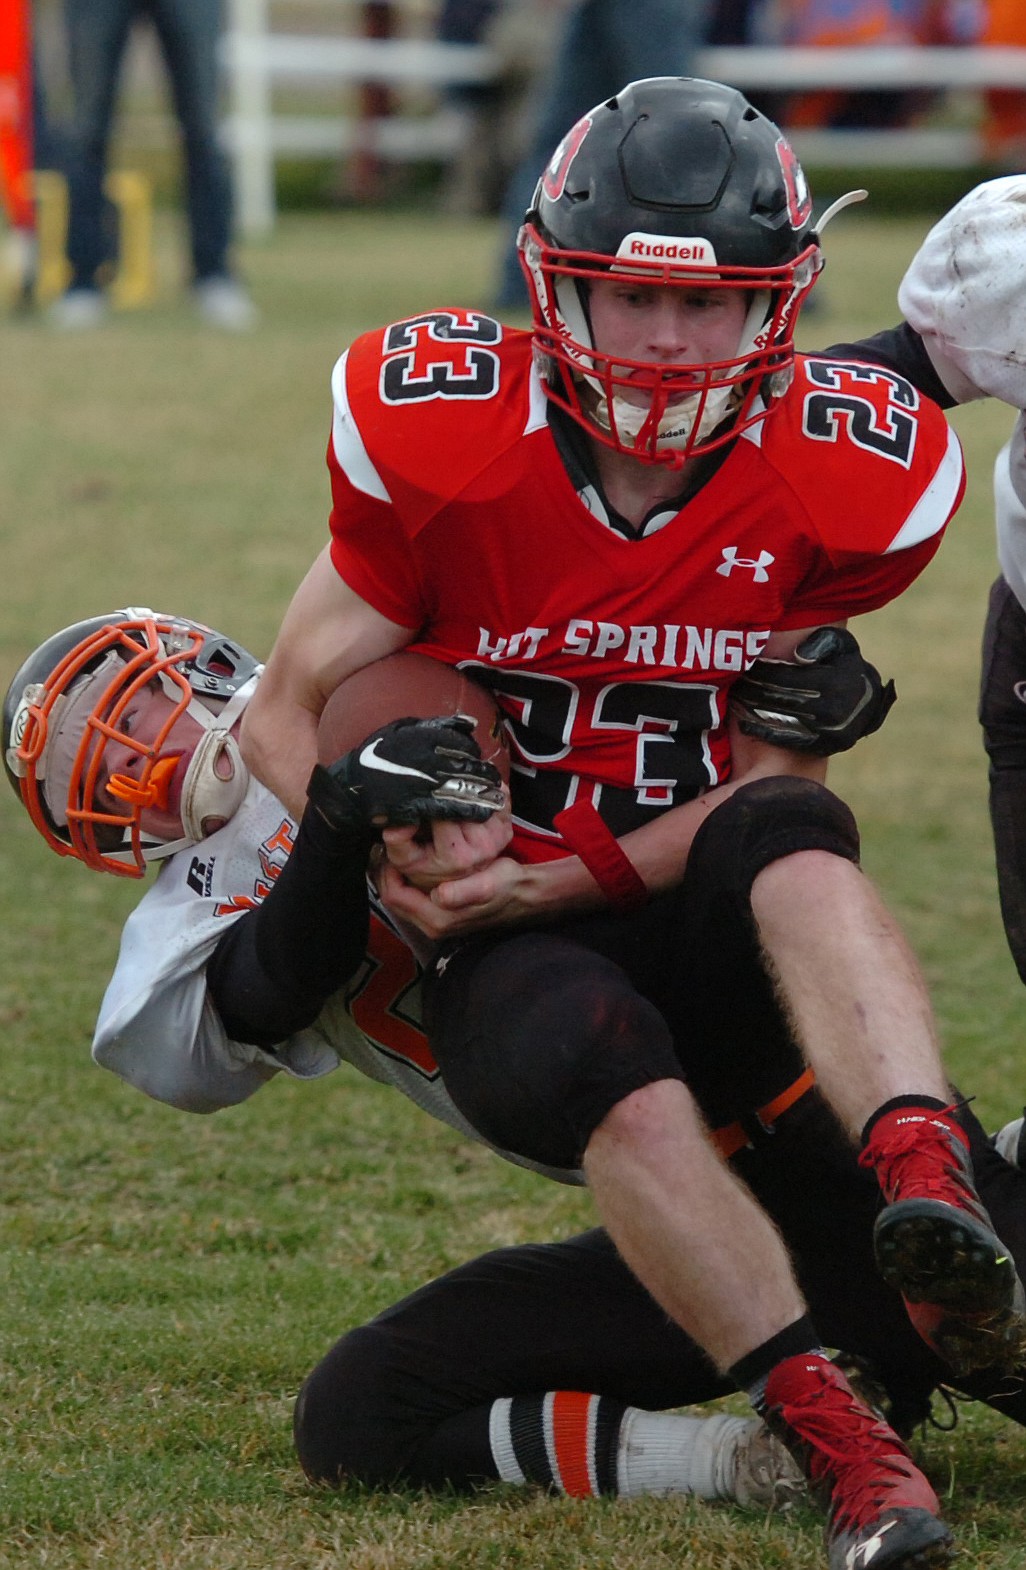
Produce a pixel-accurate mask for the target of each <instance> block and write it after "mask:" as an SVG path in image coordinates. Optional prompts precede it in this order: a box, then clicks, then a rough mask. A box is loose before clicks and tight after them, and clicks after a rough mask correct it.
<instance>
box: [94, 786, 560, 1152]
mask: <svg viewBox="0 0 1026 1570" xmlns="http://www.w3.org/2000/svg"><path fill="white" fill-rule="evenodd" d="M295 832H296V827H295V824H294V822H293V820H292V819H291V818H290V817H289V816H288V814H287V813H286V812H285V810H284V808H283V807H282V805H281V803H280V802H279V801H278V800H277V799H276V798H275V797H274V796H272V795H271V793H270V792H269V791H268V790H266V789H265V788H264V786H262V785H260V784H259V783H258V782H257V781H255V780H254V781H251V782H250V786H249V789H248V791H247V794H246V798H245V800H244V802H243V804H242V806H241V807H240V808H239V810H238V812H236V814H235V816H234V817H233V818H232V819H231V820H230V822H229V823H228V824H226V826H225V827H224V828H223V829H220V830H219V831H218V832H217V833H216V834H212V835H211V836H210V838H209V839H206V840H203V841H202V842H201V843H199V844H198V845H194V846H191V847H190V848H189V849H187V850H182V851H179V852H178V853H177V854H176V855H174V856H172V857H170V858H169V859H168V860H167V861H165V862H164V863H163V865H162V866H161V870H160V872H159V874H158V876H157V878H156V879H155V881H154V882H153V883H152V884H151V886H150V887H149V888H148V889H147V891H146V893H145V894H144V895H143V897H142V899H141V900H140V901H139V904H138V905H137V906H136V907H135V909H134V910H133V911H132V913H131V914H130V915H129V917H128V920H127V921H126V923H125V927H124V930H123V932H122V936H121V947H120V951H119V955H118V962H117V966H116V968H115V970H114V974H113V976H112V977H111V980H110V982H109V984H108V987H107V991H106V994H105V996H104V999H103V1003H102V1006H101V1009H100V1015H99V1018H98V1020H97V1024H96V1030H95V1034H94V1039H93V1049H92V1051H93V1057H94V1059H95V1061H96V1062H97V1063H99V1064H101V1065H102V1066H103V1067H104V1068H108V1069H110V1070H111V1071H112V1072H113V1073H115V1074H118V1075H119V1076H120V1077H121V1078H122V1079H124V1080H127V1081H128V1083H129V1084H131V1085H133V1086H135V1087H136V1089H138V1090H141V1091H143V1092H144V1093H145V1094H146V1095H148V1096H152V1097H154V1098H155V1099H156V1100H158V1101H162V1102H166V1103H168V1104H169V1105H171V1106H174V1107H179V1108H181V1109H182V1110H185V1111H189V1112H213V1111H216V1110H218V1109H219V1108H221V1107H226V1106H233V1105H236V1104H237V1103H239V1102H242V1101H245V1100H247V1099H248V1098H249V1097H250V1096H252V1095H253V1094H254V1092H255V1091H257V1090H259V1089H260V1088H261V1086H263V1085H265V1084H266V1083H267V1081H268V1080H269V1079H272V1078H274V1076H275V1075H276V1074H279V1073H284V1074H286V1075H289V1076H291V1077H292V1078H295V1079H301V1080H313V1079H318V1078H320V1077H321V1076H322V1075H325V1074H328V1073H330V1072H331V1070H332V1069H334V1068H337V1067H338V1065H339V1064H340V1063H349V1064H351V1065H352V1066H353V1067H354V1068H356V1069H357V1070H359V1072H360V1073H361V1074H365V1075H366V1076H367V1077H368V1078H369V1079H373V1080H377V1081H378V1082H379V1083H380V1084H383V1085H391V1086H393V1087H394V1088H395V1089H396V1090H399V1091H401V1092H402V1094H403V1095H404V1096H407V1097H408V1098H409V1099H410V1100H411V1101H414V1102H416V1104H417V1105H418V1106H419V1107H421V1108H422V1109H423V1110H424V1111H425V1112H428V1113H430V1114H431V1116H432V1117H435V1118H438V1119H440V1121H441V1122H443V1123H447V1124H449V1125H450V1127H452V1128H454V1129H457V1130H458V1131H459V1132H460V1133H461V1134H464V1135H466V1136H468V1137H469V1138H472V1139H477V1140H480V1141H481V1142H482V1143H487V1141H483V1140H481V1136H480V1135H478V1134H477V1133H476V1132H475V1130H474V1129H473V1128H472V1127H471V1126H470V1124H469V1123H468V1122H467V1120H466V1119H465V1118H464V1117H463V1116H462V1115H461V1114H460V1113H459V1112H458V1111H457V1110H456V1108H455V1106H454V1105H453V1103H452V1100H451V1098H450V1096H449V1093H448V1091H447V1090H446V1088H445V1084H444V1082H443V1080H442V1076H441V1073H440V1071H439V1068H438V1065H437V1064H436V1063H435V1060H434V1058H433V1057H432V1055H431V1051H430V1048H429V1047H428V1043H427V1040H426V1038H425V1036H424V1033H423V1031H422V1029H421V1025H420V974H421V972H420V967H419V965H418V964H417V961H416V960H415V959H414V956H413V954H412V953H411V952H410V950H409V948H407V947H406V945H405V944H404V943H403V942H402V940H401V939H400V938H399V937H398V936H397V935H396V933H395V932H394V931H393V930H392V929H391V928H390V927H389V925H388V924H387V921H386V919H385V918H384V915H383V913H381V912H377V913H375V914H374V915H373V916H372V919H371V933H370V941H369V944H368V949H367V954H366V957H365V960H364V963H363V965H362V966H361V967H360V970H359V971H358V973H357V974H356V975H355V976H354V977H353V979H352V980H351V981H350V982H349V983H348V985H347V986H346V987H345V988H344V989H343V990H342V991H340V992H339V993H337V994H336V995H335V996H334V997H332V998H331V999H329V1001H328V1003H327V1004H326V1005H325V1007H324V1008H323V1009H322V1011H321V1013H320V1015H319V1017H318V1019H317V1021H316V1022H315V1024H314V1025H312V1026H311V1027H310V1028H309V1029H308V1030H303V1031H299V1032H297V1033H296V1034H295V1035H294V1036H292V1037H290V1038H289V1039H288V1040H287V1041H284V1042H282V1043H281V1044H280V1046H278V1047H276V1049H275V1050H274V1052H267V1051H264V1050H263V1049H261V1048H260V1047H256V1046H252V1045H250V1044H247V1043H245V1042H239V1041H233V1040H231V1038H230V1037H229V1036H228V1034H227V1032H226V1030H225V1028H224V1025H223V1024H222V1022H221V1020H220V1018H219V1016H218V1013H217V1010H216V1008H215V1007H214V1005H213V1003H212V1001H211V998H210V996H209V993H208V990H207V984H206V964H207V961H208V960H209V958H210V956H211V954H212V953H213V951H214V948H215V947H216V945H217V941H218V939H219V937H220V936H221V934H222V933H223V932H224V930H225V924H226V923H228V922H231V921H235V920H238V919H239V917H240V916H241V915H242V914H243V913H244V912H245V911H246V910H249V909H252V908H253V907H254V906H255V905H257V904H259V902H260V901H261V900H262V899H263V898H264V896H265V895H266V894H267V893H268V891H269V890H270V888H271V886H272V884H273V883H274V880H275V878H276V877H277V876H278V874H279V872H280V871H281V869H282V866H283V865H284V863H285V860H286V858H287V857H288V854H289V852H290V850H291V848H292V843H293V838H294V835H295ZM498 1154H500V1155H503V1156H506V1157H507V1159H509V1160H511V1161H514V1162H516V1163H517V1165H520V1166H526V1167H529V1168H531V1170H532V1171H537V1172H541V1173H543V1174H544V1175H545V1176H548V1177H552V1178H555V1179H557V1180H558V1181H562V1182H571V1183H573V1182H579V1181H580V1178H579V1174H577V1173H573V1172H564V1171H557V1170H555V1169H550V1168H546V1167H541V1166H538V1165H536V1164H535V1163H533V1162H529V1161H521V1160H520V1158H518V1157H516V1156H510V1155H508V1153H507V1152H505V1151H499V1152H498Z"/></svg>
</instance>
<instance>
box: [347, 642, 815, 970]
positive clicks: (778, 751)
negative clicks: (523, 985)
mask: <svg viewBox="0 0 1026 1570" xmlns="http://www.w3.org/2000/svg"><path fill="white" fill-rule="evenodd" d="M813 630H814V629H812V628H802V629H798V630H792V631H789V632H780V633H775V634H774V635H773V636H772V637H771V639H770V640H769V643H768V644H767V654H768V655H769V656H770V657H772V658H774V659H777V660H787V659H789V658H790V657H791V656H792V655H793V653H794V651H795V649H796V648H797V647H798V645H799V644H800V643H802V641H803V640H804V639H805V638H806V637H808V636H809V634H810V633H811V632H812V631H813ZM730 733H731V756H732V758H733V760H734V766H733V772H732V775H731V778H730V780H729V781H727V782H726V783H725V784H723V785H719V786H716V787H715V788H714V789H712V790H710V791H708V792H707V793H706V794H705V795H704V796H700V797H698V798H697V799H696V800H694V801H690V802H686V803H685V804H684V805H683V806H680V807H674V808H671V809H670V810H669V811H667V812H665V813H663V814H662V815H661V816H660V817H658V818H656V819H654V820H653V821H652V822H650V823H648V824H646V825H645V826H644V827H643V828H639V829H634V830H632V831H631V833H629V834H626V835H624V837H623V839H622V840H621V841H620V844H621V848H622V849H623V850H624V852H625V853H626V855H627V856H628V858H629V860H630V861H631V863H632V865H633V866H634V868H635V870H636V871H637V873H638V875H639V876H640V878H641V879H642V881H643V883H644V885H645V888H646V889H647V890H648V892H649V894H656V893H659V892H660V891H661V890H662V889H665V888H669V887H671V886H672V885H673V884H674V883H676V882H678V881H679V879H680V877H681V876H682V875H683V871H684V867H685V865H686V862H687V855H688V851H689V850H690V847H691V844H692V841H693V840H694V837H695V835H696V834H697V833H698V830H699V828H700V827H701V825H702V824H703V823H704V822H705V819H706V818H707V817H708V815H709V813H710V812H712V811H713V810H714V809H715V808H716V807H717V806H718V805H719V804H720V803H721V802H723V801H725V800H727V799H728V797H730V796H732V795H733V794H734V791H735V790H737V788H738V786H740V785H742V784H746V783H750V782H751V781H752V780H756V779H763V778H767V777H770V776H772V775H781V774H791V775H800V776H802V777H803V778H806V779H815V780H819V781H822V780H823V779H824V778H825V777H826V759H825V758H817V757H810V756H806V755H800V754H797V753H795V752H792V751H789V750H785V749H784V748H781V747H775V746H771V745H769V744H768V743H766V742H763V741H759V740H756V739H755V738H754V737H750V736H745V735H743V734H742V732H741V731H740V729H739V728H738V726H737V725H736V724H735V723H734V722H733V720H732V721H731V732H730ZM504 819H505V815H502V816H500V815H495V817H494V819H493V820H492V821H490V822H489V823H487V824H467V825H462V824H460V825H456V824H439V825H436V829H435V833H434V835H433V837H432V840H431V842H430V843H425V842H424V841H423V839H421V841H419V842H418V840H417V837H416V833H415V831H410V830H386V832H385V835H384V842H385V847H386V852H387V859H386V860H383V861H382V862H380V863H379V866H378V868H377V870H376V882H377V886H378V891H379V893H380V895H381V898H382V899H383V901H384V902H385V904H386V905H387V906H388V908H389V909H390V911H392V913H393V914H394V915H395V916H396V917H397V918H399V919H401V920H403V921H405V922H408V923H412V924H413V925H415V926H416V927H418V928H419V929H420V930H421V931H422V932H423V933H424V934H425V935H426V936H428V937H429V938H431V939H432V940H433V941H439V940H440V939H442V938H444V937H454V936H457V935H459V934H461V933H464V932H471V931H479V930H482V929H484V928H487V927H497V926H512V925H517V924H518V923H520V922H526V921H537V920H539V919H544V918H545V917H546V916H551V917H556V916H559V915H565V914H568V913H570V912H582V911H588V910H601V909H602V908H604V907H605V906H606V905H607V904H608V897H607V895H606V893H605V892H604V891H603V889H602V888H601V887H600V885H599V883H598V881H597V880H596V879H595V877H594V876H593V875H592V873H591V872H589V870H588V868H587V867H586V866H585V864H584V862H583V861H582V860H581V859H580V858H579V857H578V856H566V857H562V858H560V859H559V860H556V861H547V862H541V863H527V864H525V863H521V862H517V861H514V860H513V859H512V857H508V856H502V855H500V854H499V852H500V851H501V849H502V848H503V847H504V844H505V839H503V834H504V831H505V821H504ZM469 829H472V830H474V831H475V832H474V835H473V836H470V835H468V834H466V833H461V832H458V831H463V830H469ZM506 838H508V835H506ZM500 839H502V844H498V849H497V850H496V851H495V852H494V855H493V856H489V850H490V846H491V844H493V843H496V844H497V843H498V841H499V840H500Z"/></svg>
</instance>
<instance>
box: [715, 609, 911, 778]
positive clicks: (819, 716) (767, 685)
mask: <svg viewBox="0 0 1026 1570" xmlns="http://www.w3.org/2000/svg"><path fill="white" fill-rule="evenodd" d="M895 697H896V694H895V691H894V683H893V681H888V682H883V681H882V680H881V679H880V672H879V671H878V670H877V669H876V666H875V665H871V664H870V663H869V661H868V660H866V659H863V657H862V650H861V649H860V648H859V645H858V641H857V639H856V638H855V637H854V636H853V635H852V634H851V633H850V632H848V631H847V630H846V629H844V628H840V627H817V628H816V631H815V632H812V633H810V634H809V636H808V637H807V638H805V639H803V641H802V642H801V643H800V644H799V645H798V647H797V649H796V650H795V652H794V663H793V664H791V663H785V662H783V661H780V660H756V662H755V664H754V665H753V666H752V668H751V670H750V671H748V672H746V674H745V675H744V676H742V677H741V678H740V680H739V681H736V682H735V683H734V685H733V687H732V688H731V689H730V706H731V709H732V711H733V713H734V715H735V716H736V718H737V720H738V723H739V725H740V727H741V730H742V731H743V733H744V734H745V735H746V736H755V737H757V738H758V739H759V740H760V741H768V742H769V743H771V745H772V746H775V747H785V748H787V749H788V750H789V751H791V752H804V753H811V754H813V755H814V756H816V757H820V758H829V757H832V756H833V755H834V754H835V753H838V752H847V751H848V748H849V747H854V745H855V743H856V742H857V741H859V740H860V739H861V738H862V737H863V736H869V735H871V734H872V732H873V731H875V730H879V729H880V726H881V725H882V724H883V722H884V720H885V719H886V718H887V714H888V711H889V710H890V708H891V705H892V704H893V703H894V701H895Z"/></svg>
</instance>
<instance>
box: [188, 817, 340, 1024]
mask: <svg viewBox="0 0 1026 1570" xmlns="http://www.w3.org/2000/svg"><path fill="white" fill-rule="evenodd" d="M367 852H368V841H367V840H366V839H365V837H364V836H362V835H355V836H354V835H352V834H347V833H345V832H340V831H338V830H337V829H333V828H332V827H331V826H330V825H328V824H327V823H325V821H324V819H323V818H322V817H321V815H320V813H319V812H318V811H317V809H316V808H315V807H313V806H308V807H307V809H306V812H305V813H304V815H303V819H302V822H301V823H300V825H299V830H298V833H297V834H296V843H295V845H294V847H293V849H292V852H291V854H290V856H289V859H288V861H287V862H286V863H285V866H284V867H283V868H282V871H281V873H280V874H279V876H278V877H277V879H276V880H275V882H274V884H273V886H272V887H271V889H270V892H269V893H268V894H267V897H266V898H265V899H264V901H263V903H262V904H260V905H258V906H257V907H256V909H254V910H249V911H246V912H245V913H244V914H243V915H242V916H240V917H239V918H238V920H237V921H233V922H232V924H231V926H230V927H229V928H227V930H226V931H225V932H224V934H223V935H222V937H221V938H220V940H219V941H218V945H217V947H216V949H215V950H214V952H213V954H212V955H211V957H210V959H209V961H208V963H207V991H208V994H209V997H210V1001H211V1002H212V1003H213V1005H214V1007H215V1008H216V1009H217V1012H218V1014H219V1015H220V1016H221V1020H222V1023H223V1024H224V1027H225V1030H226V1031H227V1032H228V1035H229V1036H230V1037H231V1038H232V1039H233V1040H234V1041H245V1042H250V1043H252V1044H253V1045H255V1046H258V1047H263V1048H264V1049H265V1050H273V1048H274V1047H275V1046H276V1045H277V1044H278V1043H279V1042H282V1041H286V1040H288V1038H289V1037H290V1036H292V1035H295V1033H296V1032H297V1031H299V1030H304V1029H306V1027H307V1026H309V1025H312V1024H313V1022H314V1020H315V1019H316V1018H317V1016H318V1014H319V1013H320V1012H321V1009H322V1008H323V1007H324V1005H325V1003H326V1002H327V1001H328V998H329V997H331V995H332V993H334V992H337V991H338V989H339V988H340V987H341V986H343V985H344V984H345V982H346V981H348V980H349V979H350V977H351V976H353V975H355V973H356V971H357V970H358V969H359V967H360V964H361V963H362V961H363V958H364V955H365V954H366V950H367V937H368V929H369V925H370V906H369V901H368V895H367V873H366V868H367Z"/></svg>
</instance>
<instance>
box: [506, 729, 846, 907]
mask: <svg viewBox="0 0 1026 1570" xmlns="http://www.w3.org/2000/svg"><path fill="white" fill-rule="evenodd" d="M735 755H736V758H737V762H738V770H737V772H736V774H735V775H734V776H733V777H732V778H731V779H730V780H729V781H728V782H727V783H726V784H724V785H718V786H716V787H715V788H714V789H713V790H711V791H708V792H707V793H706V795H704V796H700V797H698V798H697V799H696V800H694V801H689V802H685V803H684V804H683V805H682V806H680V807H672V808H671V809H670V810H669V811H668V812H664V813H661V814H660V815H659V817H657V818H653V819H652V821H651V822H650V823H647V824H646V825H645V826H644V827H643V828H640V829H633V830H631V832H630V833H629V834H625V835H624V836H623V837H622V838H621V839H620V840H619V841H618V842H617V843H618V845H619V847H620V849H621V851H623V853H624V854H625V855H626V856H627V858H628V860H629V861H630V863H631V866H632V867H633V868H634V870H635V872H636V873H637V875H638V877H639V878H640V879H641V882H642V883H643V884H644V887H645V890H646V891H647V893H648V894H649V895H653V894H658V893H661V892H662V891H663V890H664V889H668V888H672V887H673V886H674V885H675V884H676V883H679V882H680V880H681V878H682V877H683V876H684V869H685V867H686V865H687V859H688V855H689V854H690V851H691V846H692V844H693V843H694V839H695V836H696V835H697V833H698V831H699V830H700V828H701V827H702V825H703V823H705V821H706V819H707V818H708V816H709V814H710V813H711V812H713V811H715V809H716V807H718V806H719V805H720V803H721V802H723V801H726V800H727V798H728V797H730V796H732V795H733V794H734V792H735V791H736V790H737V789H738V788H739V787H740V786H741V785H744V784H747V783H750V782H751V781H753V780H757V779H765V778H767V777H769V776H771V775H775V774H790V775H800V776H802V777H803V778H805V779H815V780H820V781H822V780H823V779H825V777H826V760H825V759H823V758H815V757H806V756H801V755H798V754H796V753H791V752H784V751H782V750H781V749H780V748H777V747H767V746H765V745H764V744H763V743H760V742H754V741H749V740H748V739H747V738H743V739H741V738H739V739H738V741H737V743H736V753H735ZM516 895H517V897H516V902H515V904H514V903H512V902H511V903H510V905H509V906H508V907H507V909H506V910H505V911H504V912H503V914H502V915H501V916H498V917H497V920H496V924H503V923H509V922H513V921H516V920H530V919H536V920H537V919H544V918H545V917H546V916H550V917H556V916H560V915H569V914H573V913H583V912H587V911H590V910H603V909H608V908H609V906H610V904H611V903H612V901H611V900H610V895H609V892H608V890H607V889H606V888H604V887H603V884H602V882H601V881H600V878H599V877H596V876H595V874H594V873H593V872H591V871H589V869H588V867H587V866H586V865H585V862H584V861H583V860H582V859H581V858H580V857H578V856H565V857H562V858H560V859H558V860H556V861H545V862H538V863H534V864H532V865H530V866H525V867H522V868H521V869H520V879H519V882H518V887H517V891H516Z"/></svg>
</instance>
